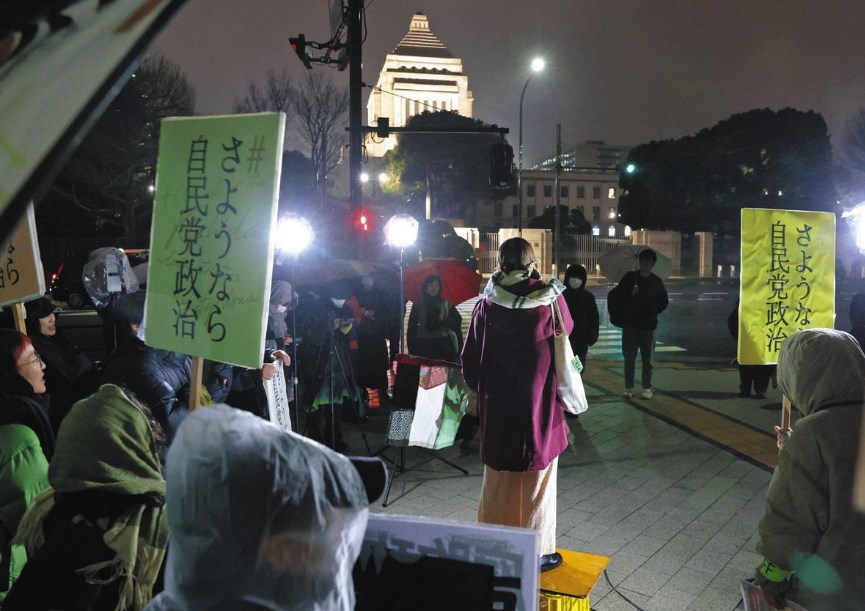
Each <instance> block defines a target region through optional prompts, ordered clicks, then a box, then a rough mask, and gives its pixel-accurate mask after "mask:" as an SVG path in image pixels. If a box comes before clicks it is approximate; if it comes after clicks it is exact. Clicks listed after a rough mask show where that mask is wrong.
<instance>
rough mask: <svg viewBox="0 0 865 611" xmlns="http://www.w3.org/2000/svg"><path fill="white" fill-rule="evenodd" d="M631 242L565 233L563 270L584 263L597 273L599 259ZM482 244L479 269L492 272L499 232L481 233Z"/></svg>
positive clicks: (497, 247) (479, 249)
mask: <svg viewBox="0 0 865 611" xmlns="http://www.w3.org/2000/svg"><path fill="white" fill-rule="evenodd" d="M630 243H631V240H630V238H602V237H600V236H593V235H563V236H562V241H561V252H560V253H559V264H560V265H561V268H562V270H564V269H565V268H567V266H568V265H571V264H574V263H580V264H582V265H583V266H584V267H585V268H586V270H587V271H588V272H589V275H594V274H596V273H597V271H596V270H597V264H598V259H599V258H600V257H601V256H602V255H604V254H605V253H608V252H610V251H611V250H613V249H614V248H616V247H618V246H626V245H628V244H630ZM479 244H480V246H479V247H478V248H476V249H475V253H476V254H475V256H476V257H477V260H478V271H479V272H480V273H482V274H491V273H493V272H494V271H495V270H496V257H497V254H498V250H499V234H497V233H482V234H480V235H479Z"/></svg>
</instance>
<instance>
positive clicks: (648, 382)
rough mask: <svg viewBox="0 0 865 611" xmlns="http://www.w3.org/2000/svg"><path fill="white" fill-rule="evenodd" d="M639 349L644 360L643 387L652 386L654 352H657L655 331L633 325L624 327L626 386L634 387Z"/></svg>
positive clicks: (623, 352)
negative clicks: (632, 326)
mask: <svg viewBox="0 0 865 611" xmlns="http://www.w3.org/2000/svg"><path fill="white" fill-rule="evenodd" d="M637 351H639V352H640V360H641V361H642V362H643V378H642V383H643V388H651V387H652V354H654V352H655V332H654V331H653V330H650V331H646V330H644V329H634V328H631V327H623V328H622V354H623V355H624V357H625V388H633V387H634V370H635V369H636V365H637Z"/></svg>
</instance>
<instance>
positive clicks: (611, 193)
mask: <svg viewBox="0 0 865 611" xmlns="http://www.w3.org/2000/svg"><path fill="white" fill-rule="evenodd" d="M607 199H616V187H610V188H609V189H608V190H607Z"/></svg>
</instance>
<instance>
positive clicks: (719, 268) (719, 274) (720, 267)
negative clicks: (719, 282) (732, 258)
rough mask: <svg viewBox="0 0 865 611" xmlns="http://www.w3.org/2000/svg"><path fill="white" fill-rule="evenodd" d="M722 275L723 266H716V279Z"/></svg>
mask: <svg viewBox="0 0 865 611" xmlns="http://www.w3.org/2000/svg"><path fill="white" fill-rule="evenodd" d="M723 273H724V266H723V265H719V266H718V278H720V277H721V276H722V275H723Z"/></svg>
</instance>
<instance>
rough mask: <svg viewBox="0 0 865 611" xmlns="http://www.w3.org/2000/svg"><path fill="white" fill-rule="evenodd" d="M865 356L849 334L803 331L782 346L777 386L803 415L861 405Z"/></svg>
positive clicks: (821, 330) (828, 331) (813, 330)
mask: <svg viewBox="0 0 865 611" xmlns="http://www.w3.org/2000/svg"><path fill="white" fill-rule="evenodd" d="M863 381H865V354H863V353H862V348H860V347H859V343H858V342H857V341H856V340H855V339H854V338H853V336H852V335H850V334H849V333H845V332H844V331H836V330H834V329H804V330H802V331H797V332H796V333H794V334H793V335H791V336H790V337H788V338H787V339H786V340H784V343H783V344H781V351H780V353H779V354H778V387H779V388H780V389H781V392H782V393H784V395H785V396H787V397H788V398H789V399H790V401H791V402H792V403H793V405H795V406H796V407H797V408H798V409H799V411H800V412H802V414H803V415H805V416H807V415H808V414H813V413H814V412H816V411H818V410H820V409H822V408H824V407H827V406H829V405H837V404H841V403H853V402H861V401H862V399H863V395H865V392H863V383H865V382H863Z"/></svg>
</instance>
